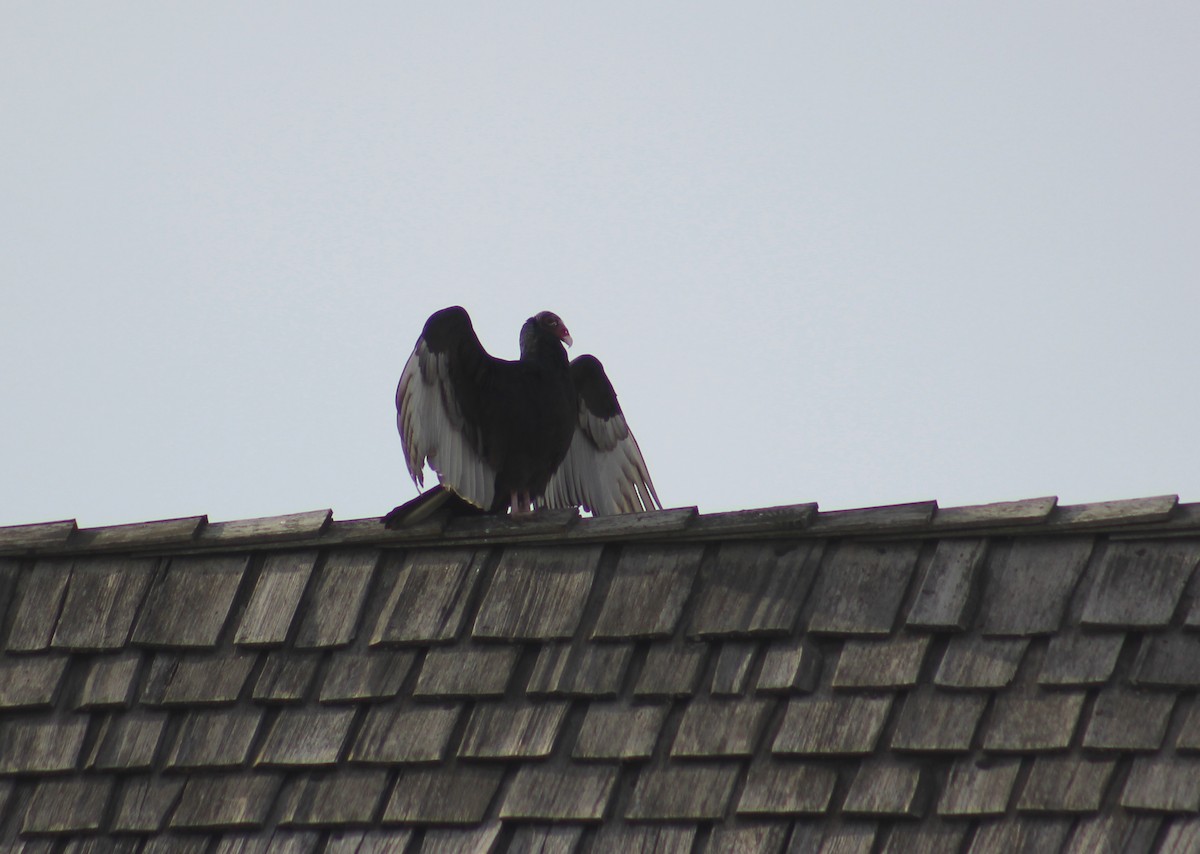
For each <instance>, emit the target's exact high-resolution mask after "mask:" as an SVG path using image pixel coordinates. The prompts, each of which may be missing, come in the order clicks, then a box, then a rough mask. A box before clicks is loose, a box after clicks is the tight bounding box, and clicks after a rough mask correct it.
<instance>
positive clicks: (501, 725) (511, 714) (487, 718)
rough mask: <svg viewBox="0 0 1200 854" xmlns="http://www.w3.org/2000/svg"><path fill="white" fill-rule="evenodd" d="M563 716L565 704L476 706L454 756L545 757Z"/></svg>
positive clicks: (565, 708)
mask: <svg viewBox="0 0 1200 854" xmlns="http://www.w3.org/2000/svg"><path fill="white" fill-rule="evenodd" d="M566 715H567V704H566V703H543V704H540V705H527V706H509V705H503V704H495V703H493V704H480V705H478V706H476V707H475V711H474V712H473V713H472V714H471V720H470V721H469V722H468V723H467V730H466V732H465V733H463V738H462V744H461V745H460V746H459V748H458V755H459V756H463V757H468V758H473V759H532V758H537V757H542V756H548V755H550V751H551V750H552V749H553V748H554V742H555V740H556V739H557V738H558V731H559V729H560V728H561V727H562V723H563V720H564V719H565V718H566Z"/></svg>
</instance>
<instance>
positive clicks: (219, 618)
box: [133, 555, 249, 647]
mask: <svg viewBox="0 0 1200 854" xmlns="http://www.w3.org/2000/svg"><path fill="white" fill-rule="evenodd" d="M248 563H249V558H247V557H246V556H245V555H240V556H238V555H234V556H229V557H206V556H194V557H175V558H171V561H170V563H169V564H168V566H167V571H166V574H165V575H160V576H159V577H158V579H157V580H156V581H155V583H154V586H153V587H152V588H151V589H150V595H149V596H148V597H147V599H146V604H145V605H144V606H142V611H141V616H140V617H139V618H138V621H137V626H136V627H135V628H134V630H133V642H134V643H136V644H143V645H145V646H161V647H213V646H216V643H217V638H218V637H219V636H220V634H221V630H222V629H223V628H224V626H225V621H226V620H227V619H228V617H229V610H230V607H231V606H232V605H233V597H234V596H235V595H236V594H237V591H238V587H239V586H240V585H241V583H242V576H243V575H244V574H245V572H246V566H247V564H248Z"/></svg>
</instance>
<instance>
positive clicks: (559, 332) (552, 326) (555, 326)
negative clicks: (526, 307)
mask: <svg viewBox="0 0 1200 854" xmlns="http://www.w3.org/2000/svg"><path fill="white" fill-rule="evenodd" d="M533 319H534V320H536V321H537V324H538V326H540V327H542V328H543V329H545V330H546V331H547V332H549V333H551V334H552V335H553V336H554V337H555V338H557V339H558V340H559V341H562V342H563V343H564V344H566V345H567V346H568V347H570V346H571V345H572V344H574V343H575V342H574V341H572V340H571V333H570V332H568V331H567V324H565V323H563V322H562V318H561V317H559V316H558V315H557V314H555V313H554V312H552V311H541V312H538V313H537V314H535V315H534V316H533Z"/></svg>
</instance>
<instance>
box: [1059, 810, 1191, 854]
mask: <svg viewBox="0 0 1200 854" xmlns="http://www.w3.org/2000/svg"><path fill="white" fill-rule="evenodd" d="M1161 823H1162V818H1161V817H1159V816H1156V815H1138V814H1137V813H1131V812H1117V813H1113V814H1112V815H1098V816H1092V817H1090V818H1081V819H1080V820H1079V821H1078V822H1077V823H1076V824H1075V830H1074V832H1073V833H1072V834H1071V838H1070V839H1069V840H1068V841H1067V847H1066V848H1065V849H1064V854H1150V852H1151V851H1152V850H1154V847H1153V846H1154V838H1155V837H1156V836H1157V835H1158V826H1159V825H1160V824H1161ZM1161 850H1162V851H1164V852H1165V851H1171V850H1172V849H1171V848H1168V847H1166V846H1163V848H1162V849H1161ZM1182 850H1184V851H1186V850H1188V849H1186V848H1184V849H1182Z"/></svg>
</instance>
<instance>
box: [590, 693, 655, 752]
mask: <svg viewBox="0 0 1200 854" xmlns="http://www.w3.org/2000/svg"><path fill="white" fill-rule="evenodd" d="M668 709H669V706H630V705H627V704H624V703H622V704H611V705H610V704H603V703H592V704H591V705H589V706H588V710H587V714H586V715H585V717H584V719H583V726H582V727H581V728H580V730H579V740H578V741H577V742H576V743H575V750H574V753H573V754H572V755H573V756H574V757H575V758H576V759H591V760H596V759H617V760H631V759H649V758H650V754H651V753H653V752H654V745H655V743H656V742H657V741H658V734H659V732H661V730H662V726H663V722H664V721H666V719H667V711H668Z"/></svg>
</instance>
